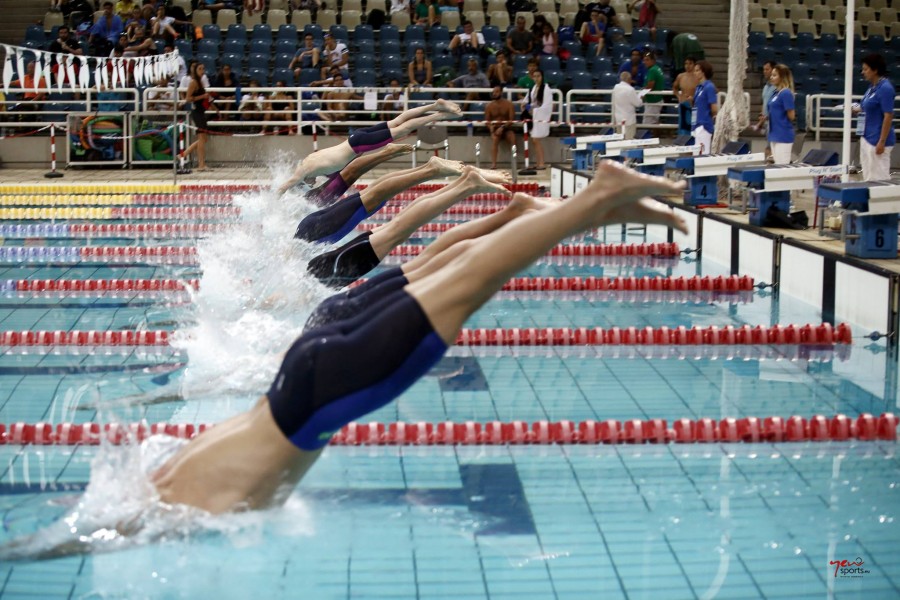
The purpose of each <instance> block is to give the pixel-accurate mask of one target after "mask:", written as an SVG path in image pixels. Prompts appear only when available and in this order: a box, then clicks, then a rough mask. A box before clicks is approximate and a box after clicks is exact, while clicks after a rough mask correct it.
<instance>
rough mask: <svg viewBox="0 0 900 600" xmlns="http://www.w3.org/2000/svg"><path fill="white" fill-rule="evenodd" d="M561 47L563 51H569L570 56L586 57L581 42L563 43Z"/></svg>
mask: <svg viewBox="0 0 900 600" xmlns="http://www.w3.org/2000/svg"><path fill="white" fill-rule="evenodd" d="M561 46H562V49H563V50H568V51H569V56H578V57H583V56H584V47H583V46H582V45H581V42H577V41H574V40H570V41H568V42H562V43H561Z"/></svg>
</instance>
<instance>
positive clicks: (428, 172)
mask: <svg viewBox="0 0 900 600" xmlns="http://www.w3.org/2000/svg"><path fill="white" fill-rule="evenodd" d="M461 172H462V166H461V164H460V163H457V162H453V161H448V160H442V159H440V158H437V157H432V158H431V159H429V161H428V162H427V163H425V164H424V165H422V166H420V167H416V168H415V169H408V170H406V171H401V172H399V173H388V174H387V175H384V176H382V177H380V178H378V179H376V180H375V182H374V183H373V184H372V185H370V186H368V187H367V188H366V189H364V190H363V191H362V192H360V193H359V197H360V198H361V199H362V203H363V206H364V207H365V208H366V210H367V211H368V212H369V214H372V213H374V212H375V211H377V210H378V209H379V208H381V206H382V205H384V203H385V202H387V201H388V200H390V199H391V198H393V197H394V196H396V195H397V194H399V193H400V192H402V191H404V190H407V189H409V188H411V187H413V186H415V185H418V184H420V183H424V182H426V181H429V180H431V179H434V178H435V177H445V176H448V175H459V174H460V173H461Z"/></svg>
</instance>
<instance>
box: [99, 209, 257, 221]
mask: <svg viewBox="0 0 900 600" xmlns="http://www.w3.org/2000/svg"><path fill="white" fill-rule="evenodd" d="M240 214H241V209H239V208H238V207H236V206H215V207H206V206H199V207H194V206H188V207H183V208H182V207H178V208H170V207H159V206H153V207H112V208H110V212H109V218H110V219H165V220H170V219H173V220H174V219H234V218H236V217H238V216H240Z"/></svg>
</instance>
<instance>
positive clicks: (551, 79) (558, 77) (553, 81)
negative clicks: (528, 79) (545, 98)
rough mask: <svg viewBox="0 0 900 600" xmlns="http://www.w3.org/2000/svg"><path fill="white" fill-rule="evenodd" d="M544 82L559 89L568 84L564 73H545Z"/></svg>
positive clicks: (554, 71)
mask: <svg viewBox="0 0 900 600" xmlns="http://www.w3.org/2000/svg"><path fill="white" fill-rule="evenodd" d="M544 81H546V82H547V83H549V84H550V87H555V88H558V87H560V86H562V84H564V83H565V82H566V76H565V75H564V74H563V72H562V71H557V70H555V69H553V70H547V71H544Z"/></svg>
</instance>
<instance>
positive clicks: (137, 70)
mask: <svg viewBox="0 0 900 600" xmlns="http://www.w3.org/2000/svg"><path fill="white" fill-rule="evenodd" d="M134 80H135V81H136V82H137V84H138V86H142V85H144V82H145V81H146V80H145V79H144V59H143V58H138V59H135V61H134ZM146 83H147V85H153V82H152V81H147V82H146Z"/></svg>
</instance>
